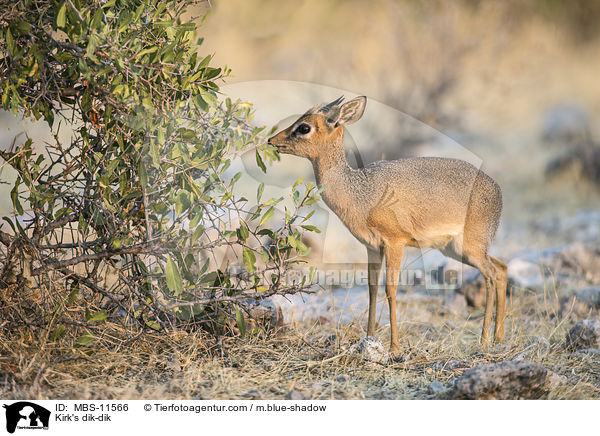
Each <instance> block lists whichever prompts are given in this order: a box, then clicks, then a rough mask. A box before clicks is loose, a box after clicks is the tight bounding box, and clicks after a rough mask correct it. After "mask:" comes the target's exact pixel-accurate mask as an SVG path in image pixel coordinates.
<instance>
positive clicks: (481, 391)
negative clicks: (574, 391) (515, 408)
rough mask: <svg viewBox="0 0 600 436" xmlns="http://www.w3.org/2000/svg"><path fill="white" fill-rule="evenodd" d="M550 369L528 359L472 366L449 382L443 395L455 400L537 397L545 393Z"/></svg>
mask: <svg viewBox="0 0 600 436" xmlns="http://www.w3.org/2000/svg"><path fill="white" fill-rule="evenodd" d="M548 376H549V371H548V370H547V369H546V368H544V367H543V366H542V365H540V364H538V363H533V362H529V361H521V362H512V361H507V362H501V363H490V364H486V365H479V366H475V367H473V368H471V369H469V370H467V371H465V373H464V374H463V375H462V376H461V377H458V378H455V379H454V380H453V383H452V388H451V389H449V391H448V392H447V393H446V394H444V398H448V399H456V400H480V399H481V400H483V399H497V400H509V399H538V398H543V397H544V396H546V395H547V393H548V389H549V382H548Z"/></svg>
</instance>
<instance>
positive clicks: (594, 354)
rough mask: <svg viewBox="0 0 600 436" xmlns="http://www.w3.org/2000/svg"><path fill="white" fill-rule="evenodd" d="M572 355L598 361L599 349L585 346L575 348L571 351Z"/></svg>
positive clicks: (599, 356) (599, 357)
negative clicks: (581, 348) (578, 348)
mask: <svg viewBox="0 0 600 436" xmlns="http://www.w3.org/2000/svg"><path fill="white" fill-rule="evenodd" d="M571 356H573V357H580V358H583V359H586V360H590V361H599V362H600V350H598V349H596V348H585V349H583V350H577V351H575V352H573V353H571Z"/></svg>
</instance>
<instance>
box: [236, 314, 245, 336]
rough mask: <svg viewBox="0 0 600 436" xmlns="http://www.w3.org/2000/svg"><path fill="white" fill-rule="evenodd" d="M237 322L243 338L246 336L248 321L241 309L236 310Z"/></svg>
mask: <svg viewBox="0 0 600 436" xmlns="http://www.w3.org/2000/svg"><path fill="white" fill-rule="evenodd" d="M235 322H236V324H237V326H238V328H239V329H240V334H241V335H242V338H243V337H244V336H246V319H245V318H244V314H243V313H242V311H241V310H240V309H235Z"/></svg>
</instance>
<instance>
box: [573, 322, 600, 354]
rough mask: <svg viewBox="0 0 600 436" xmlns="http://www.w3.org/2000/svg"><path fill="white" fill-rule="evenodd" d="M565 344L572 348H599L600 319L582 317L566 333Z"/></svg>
mask: <svg viewBox="0 0 600 436" xmlns="http://www.w3.org/2000/svg"><path fill="white" fill-rule="evenodd" d="M566 346H567V348H569V349H572V350H578V349H580V348H600V320H597V319H584V320H583V321H579V322H578V323H577V324H575V325H574V326H573V328H572V329H571V330H570V331H569V333H567V341H566Z"/></svg>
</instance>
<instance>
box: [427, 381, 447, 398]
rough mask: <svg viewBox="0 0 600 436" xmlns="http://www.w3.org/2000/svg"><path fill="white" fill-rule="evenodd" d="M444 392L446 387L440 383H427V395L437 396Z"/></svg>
mask: <svg viewBox="0 0 600 436" xmlns="http://www.w3.org/2000/svg"><path fill="white" fill-rule="evenodd" d="M445 390H446V387H445V386H444V385H443V384H442V383H440V382H439V381H434V382H431V383H429V386H427V393H428V394H429V395H438V394H439V393H441V392H444V391H445Z"/></svg>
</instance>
